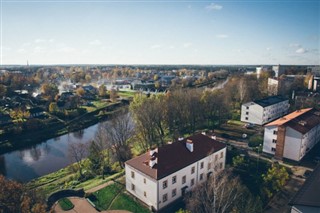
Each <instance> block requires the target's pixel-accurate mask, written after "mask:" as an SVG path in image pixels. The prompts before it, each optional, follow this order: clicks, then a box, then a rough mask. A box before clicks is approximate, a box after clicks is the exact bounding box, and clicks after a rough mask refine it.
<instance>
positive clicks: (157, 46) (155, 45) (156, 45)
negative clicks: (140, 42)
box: [150, 44, 162, 49]
mask: <svg viewBox="0 0 320 213" xmlns="http://www.w3.org/2000/svg"><path fill="white" fill-rule="evenodd" d="M161 47H162V46H161V45H160V44H154V45H152V46H151V47H150V48H151V49H158V48H161Z"/></svg>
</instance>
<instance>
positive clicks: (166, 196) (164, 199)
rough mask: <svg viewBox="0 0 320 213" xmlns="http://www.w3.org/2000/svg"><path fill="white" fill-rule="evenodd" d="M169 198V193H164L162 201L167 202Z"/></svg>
mask: <svg viewBox="0 0 320 213" xmlns="http://www.w3.org/2000/svg"><path fill="white" fill-rule="evenodd" d="M167 200H168V195H167V194H164V195H162V201H163V202H166V201H167Z"/></svg>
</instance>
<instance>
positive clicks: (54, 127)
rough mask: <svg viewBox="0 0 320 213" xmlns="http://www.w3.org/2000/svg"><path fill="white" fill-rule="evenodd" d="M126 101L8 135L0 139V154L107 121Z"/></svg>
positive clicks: (125, 105) (125, 104)
mask: <svg viewBox="0 0 320 213" xmlns="http://www.w3.org/2000/svg"><path fill="white" fill-rule="evenodd" d="M128 104H129V102H128V101H119V102H116V103H112V104H110V105H107V106H105V107H102V108H99V109H96V110H94V111H91V112H88V113H85V114H84V115H81V116H79V117H77V118H75V119H73V120H72V121H69V122H50V123H49V124H48V125H47V126H46V127H45V128H38V129H37V130H32V131H26V132H24V133H23V134H16V135H10V136H9V137H6V138H2V140H1V142H0V154H4V153H7V152H11V151H15V150H18V149H22V148H29V147H31V146H33V145H36V144H39V143H41V142H43V141H46V140H48V139H51V138H55V137H59V136H61V135H65V134H68V133H70V132H76V131H80V130H82V129H84V128H87V127H89V126H92V125H94V124H96V123H99V122H101V121H105V120H107V119H108V118H109V117H110V116H111V115H113V114H114V113H115V112H117V111H119V110H121V108H123V107H127V106H128Z"/></svg>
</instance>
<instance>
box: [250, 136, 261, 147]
mask: <svg viewBox="0 0 320 213" xmlns="http://www.w3.org/2000/svg"><path fill="white" fill-rule="evenodd" d="M262 142H263V138H262V136H260V135H255V136H252V137H250V139H249V144H248V146H249V147H257V146H259V145H260V144H262Z"/></svg>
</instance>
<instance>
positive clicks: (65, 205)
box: [58, 198, 74, 211]
mask: <svg viewBox="0 0 320 213" xmlns="http://www.w3.org/2000/svg"><path fill="white" fill-rule="evenodd" d="M58 203H59V205H60V206H61V209H62V210H64V211H68V210H70V209H73V207H74V205H73V204H72V203H71V201H70V200H69V199H68V198H62V199H60V200H59V201H58Z"/></svg>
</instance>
